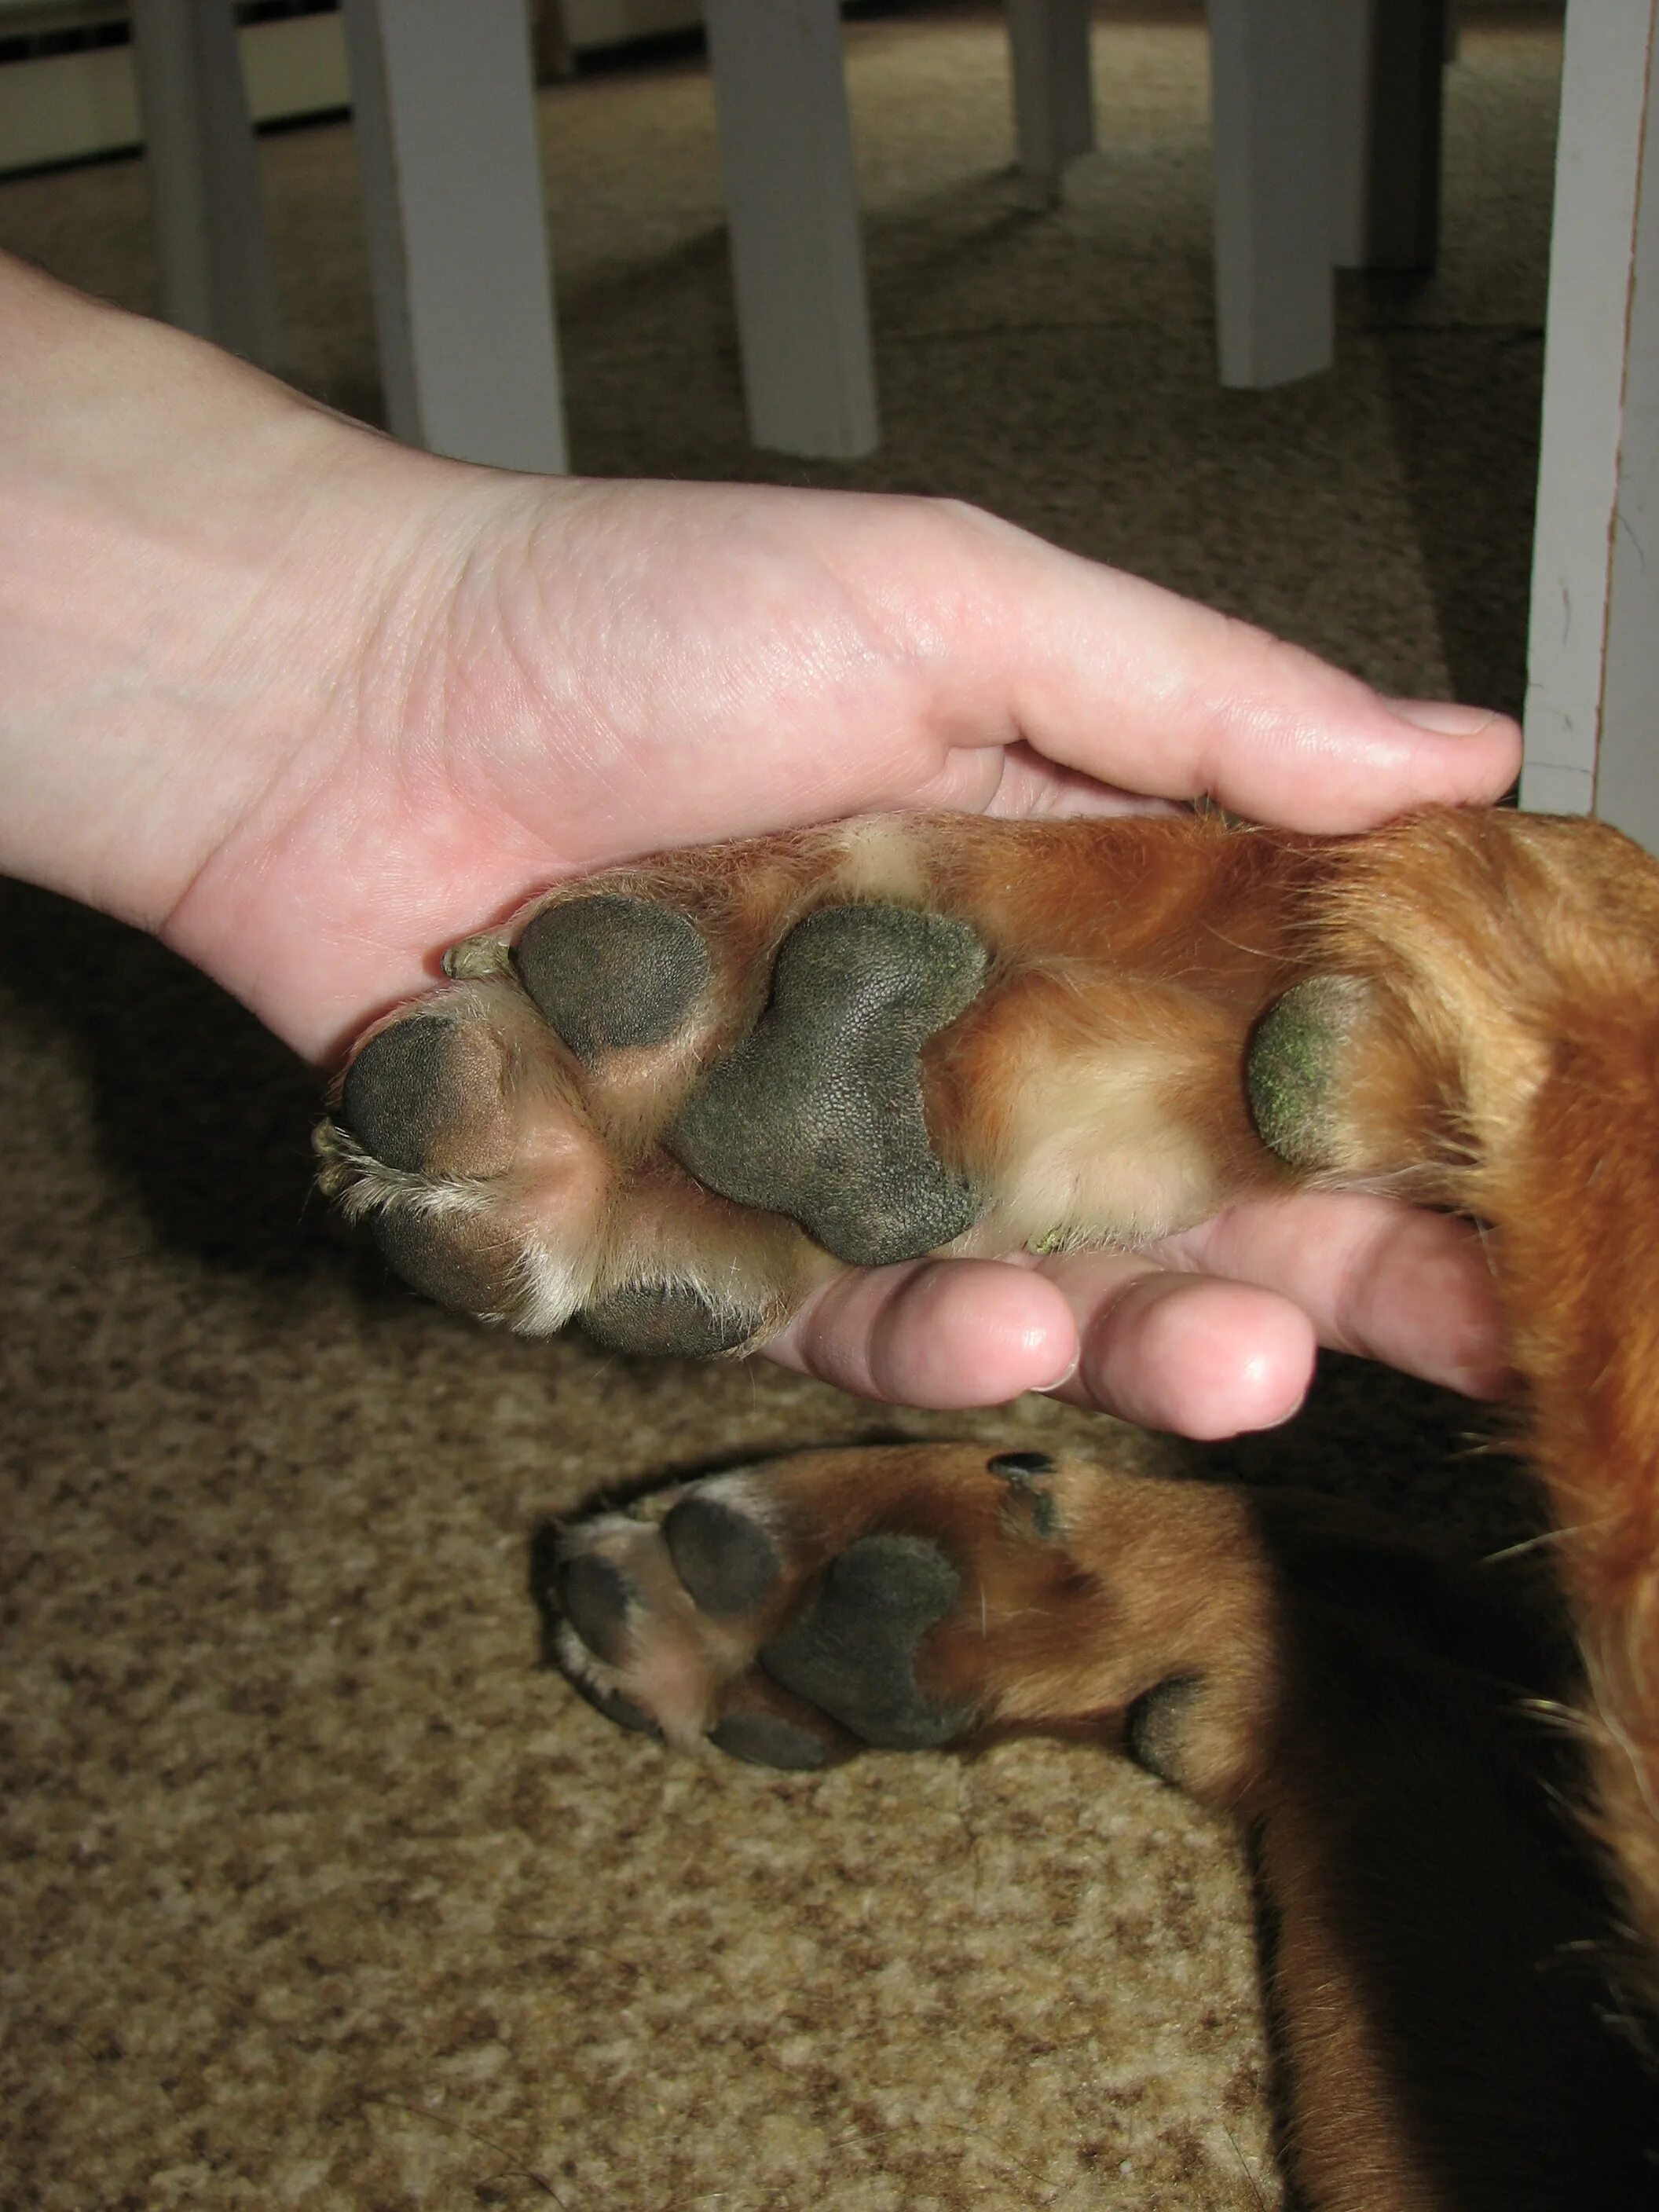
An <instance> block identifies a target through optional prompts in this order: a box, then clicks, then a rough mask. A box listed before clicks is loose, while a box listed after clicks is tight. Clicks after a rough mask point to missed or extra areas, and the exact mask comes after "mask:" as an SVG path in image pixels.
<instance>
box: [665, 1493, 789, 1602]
mask: <svg viewBox="0 0 1659 2212" xmlns="http://www.w3.org/2000/svg"><path fill="white" fill-rule="evenodd" d="M662 1534H663V1541H664V1543H665V1544H666V1545H667V1547H668V1556H669V1558H670V1559H672V1561H673V1562H674V1571H675V1573H676V1574H677V1575H678V1577H679V1578H680V1580H681V1581H682V1582H683V1583H684V1585H685V1587H686V1589H687V1591H688V1592H689V1594H690V1597H691V1599H692V1601H693V1602H694V1603H695V1604H696V1605H697V1606H698V1607H700V1608H701V1609H702V1611H703V1612H704V1613H720V1614H732V1613H752V1612H753V1611H754V1610H755V1608H756V1607H757V1606H761V1605H764V1604H765V1602H766V1601H767V1599H768V1598H769V1597H770V1596H771V1595H772V1593H773V1591H774V1590H775V1589H776V1588H777V1586H778V1577H780V1575H781V1573H782V1571H783V1562H782V1561H781V1559H779V1557H778V1552H777V1547H776V1546H775V1544H774V1543H773V1541H772V1539H771V1538H770V1537H769V1535H768V1534H767V1533H766V1531H765V1529H764V1528H762V1526H761V1525H760V1523H759V1522H758V1521H754V1520H751V1519H750V1516H749V1515H748V1514H746V1513H740V1512H738V1510H737V1508H736V1507H735V1506H732V1505H727V1504H724V1503H722V1501H721V1500H720V1499H719V1498H700V1497H697V1496H696V1495H695V1494H694V1495H693V1496H691V1497H690V1498H682V1500H681V1501H680V1503H679V1504H678V1505H676V1506H673V1507H671V1509H670V1510H669V1511H668V1513H667V1515H666V1516H665V1518H664V1521H663V1524H662Z"/></svg>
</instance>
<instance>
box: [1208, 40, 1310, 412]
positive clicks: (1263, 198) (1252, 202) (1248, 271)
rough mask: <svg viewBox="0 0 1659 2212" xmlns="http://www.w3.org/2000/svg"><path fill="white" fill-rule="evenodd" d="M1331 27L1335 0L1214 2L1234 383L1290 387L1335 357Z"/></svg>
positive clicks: (1222, 316) (1219, 268)
mask: <svg viewBox="0 0 1659 2212" xmlns="http://www.w3.org/2000/svg"><path fill="white" fill-rule="evenodd" d="M1326 33H1327V23H1326V9H1325V0H1210V107H1211V117H1212V137H1213V143H1214V162H1215V259H1216V325H1217V337H1218V346H1219V351H1220V356H1221V381H1222V382H1223V384H1225V385H1234V386H1265V385H1271V384H1285V383H1288V382H1289V381H1290V380H1291V379H1292V378H1293V377H1298V376H1311V375H1312V374H1314V373H1315V372H1316V370H1319V369H1322V368H1329V367H1330V365H1331V361H1332V358H1333V356H1334V349H1335V337H1336V331H1335V308H1334V288H1333V280H1332V275H1331V246H1332V237H1331V204H1330V150H1329V136H1328V132H1329V102H1330V86H1329V76H1330V64H1329V54H1328V39H1327V35H1326Z"/></svg>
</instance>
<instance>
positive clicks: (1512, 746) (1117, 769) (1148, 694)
mask: <svg viewBox="0 0 1659 2212" xmlns="http://www.w3.org/2000/svg"><path fill="white" fill-rule="evenodd" d="M955 527H956V528H957V530H958V531H959V532H962V533H963V538H964V540H965V542H966V544H968V546H969V548H970V549H971V557H975V558H976V561H977V567H976V569H975V590H974V592H973V593H972V594H971V595H967V594H963V595H962V596H961V599H960V605H961V608H962V611H961V613H960V615H959V617H958V621H957V629H958V631H959V632H960V635H961V636H962V639H963V657H962V658H961V659H959V660H958V662H957V668H956V671H955V676H954V681H955V682H956V683H957V685H958V686H959V697H958V701H957V704H958V707H959V708H960V711H961V714H962V718H963V726H964V728H974V727H977V728H978V729H979V730H980V731H981V732H983V733H984V734H983V735H981V738H980V740H979V742H981V743H986V742H1005V741H1006V740H1007V739H1009V738H1023V739H1024V740H1025V741H1026V742H1027V743H1028V744H1030V745H1031V746H1032V747H1033V748H1034V749H1035V750H1036V751H1037V752H1039V753H1041V754H1042V755H1043V756H1044V757H1047V758H1048V759H1051V760H1053V761H1055V762H1057V763H1060V765H1061V766H1063V767H1066V768H1071V769H1078V770H1080V771H1082V772H1083V773H1084V774H1085V775H1090V776H1092V777H1096V778H1098V779H1100V780H1101V781H1103V782H1106V783H1109V784H1115V785H1120V786H1122V787H1127V788H1129V789H1132V790H1135V791H1140V792H1145V793H1148V794H1150V795H1153V796H1156V797H1160V798H1164V799H1194V798H1197V797H1200V796H1209V797H1212V798H1213V799H1218V801H1219V802H1220V803H1221V804H1222V805H1225V806H1227V807H1229V808H1231V809H1232V810H1233V811H1237V812H1238V813H1241V814H1243V815H1246V816H1248V817H1250V818H1252V819H1254V820H1259V821H1263V822H1273V823H1280V824H1282V825H1284V826H1285V827H1287V828H1292V829H1310V830H1318V831H1327V832H1337V831H1347V830H1354V829H1364V828H1367V827H1370V825H1372V824H1374V823H1377V822H1380V821H1383V820H1386V819H1388V818H1389V817H1392V816H1394V815H1396V814H1399V813H1401V812H1402V811H1406V810H1407V809H1408V808H1410V807H1413V806H1418V805H1428V804H1431V803H1435V802H1444V803H1449V804H1453V805H1467V804H1473V803H1479V802H1483V801H1488V800H1491V799H1496V798H1498V797H1499V796H1500V795H1501V793H1503V792H1504V790H1505V789H1506V788H1507V787H1508V786H1509V785H1510V783H1511V782H1512V781H1513V780H1514V778H1515V775H1516V772H1517V770H1518V768H1519V765H1520V732H1519V731H1518V730H1517V729H1516V726H1515V724H1514V723H1513V722H1512V721H1510V720H1509V719H1508V718H1507V717H1506V716H1504V715H1501V714H1493V713H1490V712H1488V711H1487V710H1486V709H1484V708H1470V707H1461V706H1454V705H1450V704H1447V703H1443V702H1425V701H1416V700H1407V701H1389V700H1387V699H1384V698H1383V697H1381V696H1379V695H1378V694H1377V693H1376V692H1375V691H1373V690H1371V689H1370V686H1369V685H1367V684H1363V683H1361V682H1360V681H1359V680H1358V678H1355V677H1353V676H1350V675H1347V674H1346V673H1345V672H1344V671H1341V670H1339V669H1335V668H1332V667H1330V666H1328V665H1327V664H1326V663H1324V662H1323V661H1321V660H1319V659H1316V657H1315V656H1314V655H1313V654H1311V653H1306V652H1304V651H1303V650H1302V649H1301V648H1300V647H1296V646H1292V645H1288V644H1286V643H1285V642H1284V641H1281V640H1279V639H1276V638H1273V637H1270V636H1268V635H1267V634H1266V633H1265V632H1263V631H1261V630H1257V629H1253V628H1251V627H1250V626H1249V624H1247V623H1241V622H1238V621H1236V620H1234V619H1233V618H1231V617H1228V616H1225V615H1222V614H1220V613H1218V612H1217V611H1215V610H1214V609H1212V608H1209V607H1204V606H1200V605H1196V604H1194V602H1192V601H1190V600H1187V599H1182V598H1180V597H1179V596H1177V595H1176V593H1174V592H1166V591H1164V590H1163V589H1161V588H1160V587H1159V586H1157V585H1154V584H1150V583H1147V582H1146V581H1144V580H1141V579H1140V578H1139V577H1134V576H1128V575H1125V574H1121V573H1120V572H1119V571H1116V570H1114V569H1109V568H1103V567H1100V566H1098V565H1097V563H1095V562H1089V561H1085V560H1082V559H1079V557H1078V556H1075V555H1073V554H1068V553H1065V552H1062V551H1060V550H1059V549H1058V548H1056V547H1054V546H1051V545H1048V544H1044V543H1042V541H1041V540H1040V539H1037V538H1031V537H1030V536H1028V535H1027V534H1026V533H1025V532H1021V531H1018V530H1016V529H1014V528H1013V526H1012V525H1009V524H1006V523H1003V522H1001V521H999V520H996V519H995V518H994V517H992V516H988V515H982V514H980V513H977V512H973V511H969V512H965V513H958V515H957V520H956V523H955ZM963 741H964V742H969V743H971V742H973V740H972V738H965V739H964V740H963ZM999 811H1001V809H999ZM1008 811H1018V810H1017V807H1016V808H1012V809H1010V810H1008Z"/></svg>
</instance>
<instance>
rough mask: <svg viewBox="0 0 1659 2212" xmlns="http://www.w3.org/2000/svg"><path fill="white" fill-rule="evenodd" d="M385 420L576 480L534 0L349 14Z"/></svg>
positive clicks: (382, 3)
mask: <svg viewBox="0 0 1659 2212" xmlns="http://www.w3.org/2000/svg"><path fill="white" fill-rule="evenodd" d="M345 28H346V42H347V51H348V53H349V58H350V64H351V94H352V107H353V113H354V115H355V118H356V129H357V143H358V149H359V155H360V159H361V162H362V179H363V210H364V219H365V222H366V225H367V228H368V248H369V267H370V272H371V276H372V279H373V283H374V314H375V324H376V327H377V330H378V332H379V336H380V373H381V375H382V377H383V379H384V381H385V386H386V419H387V424H388V427H389V428H391V430H392V434H393V435H394V436H397V437H399V438H403V439H405V440H407V441H409V442H410V444H413V445H419V446H427V447H430V448H431V449H432V450H433V451H434V452H435V453H450V454H453V455H455V456H456V457H458V458H459V459H465V460H470V461H487V462H490V463H492V464H494V465H495V466H497V467H500V468H513V469H532V470H538V471H548V472H550V471H558V470H562V469H563V468H564V467H565V466H566V465H567V462H566V449H565V438H564V418H563V409H562V400H561V396H560V385H559V361H558V347H557V341H556V337H555V335H554V328H553V291H552V276H551V271H550V266H549V258H548V243H547V222H546V216H545V213H544V200H543V187H542V172H541V155H540V149H539V147H538V143H537V137H536V113H535V102H534V96H533V91H532V83H531V63H530V28H529V21H528V18H527V16H526V11H525V7H524V0H345Z"/></svg>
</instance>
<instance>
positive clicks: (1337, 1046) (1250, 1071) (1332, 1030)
mask: <svg viewBox="0 0 1659 2212" xmlns="http://www.w3.org/2000/svg"><path fill="white" fill-rule="evenodd" d="M1363 1002H1364V985H1363V984H1361V983H1358V982H1357V981H1355V980H1354V979H1353V977H1352V976H1350V975H1315V976H1312V977H1310V979H1309V981H1307V982H1305V983H1297V984H1294V985H1293V986H1292V987H1291V989H1290V990H1288V991H1286V993H1285V995H1284V997H1283V998H1282V999H1280V1000H1279V1002H1278V1003H1277V1005H1275V1006H1272V1007H1270V1008H1269V1009H1268V1011H1267V1013H1266V1015H1265V1016H1264V1017H1263V1018H1262V1019H1261V1023H1260V1024H1258V1025H1257V1028H1256V1031H1255V1036H1254V1037H1252V1039H1251V1040H1250V1049H1249V1060H1248V1061H1247V1062H1246V1066H1245V1083H1246V1087H1247V1090H1248V1091H1249V1102H1250V1115H1251V1118H1252V1119H1253V1120H1254V1121H1255V1127H1256V1133H1257V1135H1258V1136H1259V1137H1260V1138H1261V1141H1262V1143H1263V1144H1264V1145H1266V1146H1267V1148H1268V1150H1269V1151H1270V1152H1277V1153H1278V1155H1279V1158H1280V1159H1282V1160H1284V1161H1285V1162H1287V1163H1288V1164H1289V1165H1290V1166H1291V1167H1295V1168H1320V1167H1323V1166H1325V1165H1326V1164H1327V1163H1328V1160H1329V1158H1330V1153H1331V1135H1332V1132H1331V1110H1332V1104H1333V1097H1334V1091H1335V1086H1336V1080H1337V1077H1338V1075H1339V1073H1340V1068H1341V1062H1342V1058H1343V1054H1344V1053H1345V1051H1346V1048H1347V1045H1348V1042H1349V1039H1350V1038H1351V1037H1352V1034H1353V1030H1354V1026H1355V1024H1356V1021H1357V1019H1358V1015H1359V1012H1360V1010H1361V1006H1362V1005H1363Z"/></svg>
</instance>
